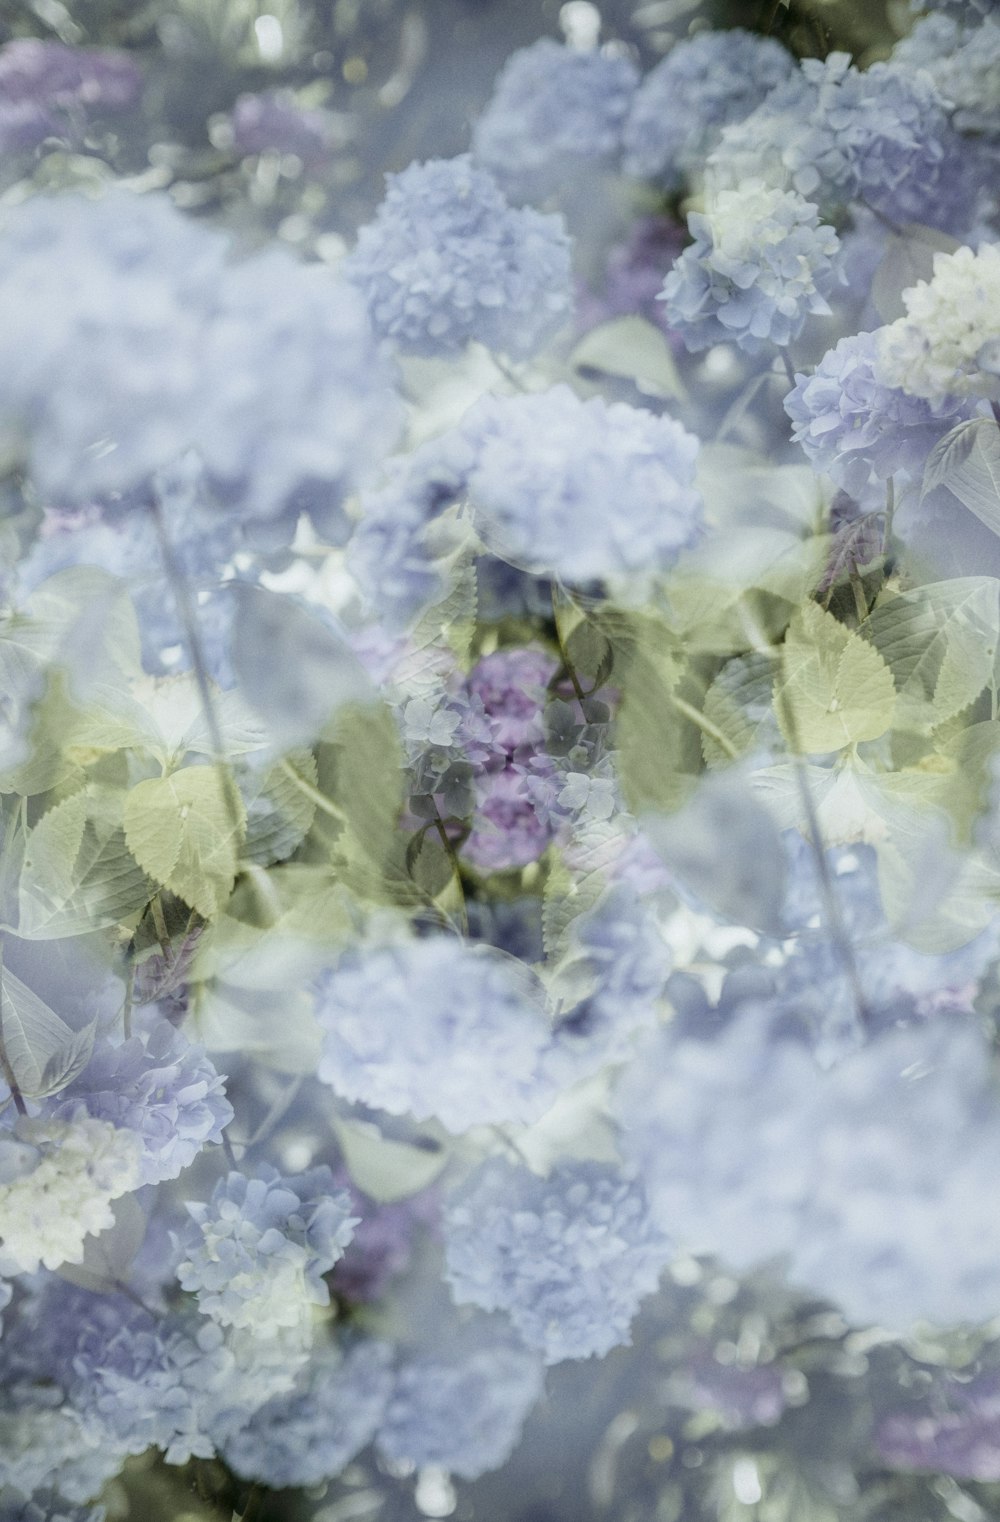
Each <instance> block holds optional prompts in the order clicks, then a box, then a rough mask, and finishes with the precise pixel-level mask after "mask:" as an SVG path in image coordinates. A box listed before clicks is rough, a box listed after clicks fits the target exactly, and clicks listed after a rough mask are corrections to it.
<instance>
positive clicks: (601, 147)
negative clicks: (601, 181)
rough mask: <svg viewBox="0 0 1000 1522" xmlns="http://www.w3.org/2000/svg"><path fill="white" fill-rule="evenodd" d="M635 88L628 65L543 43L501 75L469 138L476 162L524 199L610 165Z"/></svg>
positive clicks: (544, 40)
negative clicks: (576, 173) (578, 174)
mask: <svg viewBox="0 0 1000 1522" xmlns="http://www.w3.org/2000/svg"><path fill="white" fill-rule="evenodd" d="M638 83H639V73H638V70H637V69H636V67H635V65H634V64H633V63H632V62H631V61H630V60H629V59H628V58H623V57H620V56H618V55H615V54H611V53H606V52H584V51H577V50H575V49H573V48H569V47H563V46H561V45H560V44H559V43H558V42H554V41H553V40H552V39H551V38H549V37H543V38H541V39H540V40H539V41H538V42H535V43H533V44H532V45H531V47H528V48H522V49H521V50H520V51H519V52H516V53H512V54H511V56H510V58H509V59H508V60H507V62H506V64H505V65H504V67H503V69H502V70H501V72H500V75H499V77H498V79H497V82H496V85H495V86H494V90H493V96H492V98H491V100H490V102H489V104H488V105H487V107H486V110H485V111H484V112H483V114H482V115H481V116H480V118H479V120H478V121H477V123H476V126H475V129H474V131H473V134H472V147H473V152H474V154H475V157H476V158H477V159H478V161H479V162H480V163H481V164H484V165H485V166H486V168H487V169H490V170H492V172H493V173H494V174H495V175H496V176H497V178H498V180H499V181H500V183H501V184H502V185H503V186H504V187H505V188H510V189H511V190H513V191H515V192H518V193H526V194H532V193H534V194H537V193H539V192H540V191H544V190H546V189H551V188H553V187H554V186H556V185H557V184H558V183H559V180H560V177H561V176H564V175H567V174H569V175H572V173H573V172H574V170H579V169H581V168H588V169H591V170H592V169H594V168H595V167H599V166H600V165H602V164H610V163H611V162H612V161H613V160H614V159H615V158H616V157H617V155H618V153H619V152H620V149H621V139H622V130H623V127H624V124H625V119H626V117H627V116H628V113H629V109H630V107H631V105H632V100H633V97H634V95H635V91H636V87H637V85H638Z"/></svg>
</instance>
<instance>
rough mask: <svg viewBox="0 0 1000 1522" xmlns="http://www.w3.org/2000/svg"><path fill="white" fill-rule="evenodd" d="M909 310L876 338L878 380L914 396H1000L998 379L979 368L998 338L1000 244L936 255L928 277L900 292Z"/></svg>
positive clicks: (999, 333)
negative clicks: (877, 343)
mask: <svg viewBox="0 0 1000 1522" xmlns="http://www.w3.org/2000/svg"><path fill="white" fill-rule="evenodd" d="M903 302H904V305H905V307H906V313H907V315H906V316H905V317H900V318H898V319H897V320H896V321H895V322H893V323H890V324H889V326H888V327H886V328H883V329H882V330H881V333H880V336H879V350H878V367H877V377H878V379H879V380H880V381H881V382H882V384H883V385H886V386H898V387H899V388H900V389H901V390H903V391H908V392H909V393H910V395H911V396H925V397H928V398H930V399H932V400H935V401H939V400H942V399H943V398H945V397H949V396H951V397H960V396H979V397H1000V377H998V376H997V375H996V373H995V372H990V371H987V370H984V369H983V368H982V355H983V351H984V349H990V348H994V349H995V345H996V344H997V343H998V341H1000V246H997V245H996V244H989V243H988V244H984V245H983V247H982V248H980V249H979V251H978V253H974V252H973V251H972V249H971V248H968V247H962V248H958V249H956V250H955V252H954V253H953V254H935V255H934V274H933V277H932V279H931V280H930V281H926V280H921V281H920V282H919V284H918V285H915V286H913V287H911V289H910V290H908V291H904V292H903Z"/></svg>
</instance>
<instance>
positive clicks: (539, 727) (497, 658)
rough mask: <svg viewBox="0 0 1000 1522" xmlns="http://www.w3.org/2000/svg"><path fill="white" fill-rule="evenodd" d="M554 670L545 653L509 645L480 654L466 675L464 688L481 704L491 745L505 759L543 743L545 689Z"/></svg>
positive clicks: (552, 663) (554, 661)
mask: <svg viewBox="0 0 1000 1522" xmlns="http://www.w3.org/2000/svg"><path fill="white" fill-rule="evenodd" d="M558 667H559V663H558V661H556V660H554V659H553V658H552V656H551V655H549V654H548V653H547V652H546V651H545V650H539V649H537V648H535V647H534V646H530V645H529V646H521V645H510V646H505V647H504V648H502V649H500V650H494V651H493V652H492V653H491V654H490V655H484V656H483V657H482V659H481V660H479V661H477V662H476V664H475V665H474V666H473V668H472V670H471V671H470V672H469V675H468V677H467V679H466V685H467V687H468V689H469V691H470V692H471V693H472V694H473V696H474V697H477V698H479V700H480V702H481V703H482V705H483V709H484V711H485V714H486V718H487V722H488V724H489V727H490V731H491V733H492V736H493V739H494V741H495V743H496V744H497V746H500V747H502V748H503V750H504V751H505V752H506V753H507V754H508V755H509V756H512V755H513V754H514V752H515V751H516V750H517V749H518V748H519V747H520V746H522V745H539V744H540V743H541V742H542V741H543V740H544V738H545V724H544V720H543V714H544V710H545V703H546V701H547V697H548V687H549V683H550V682H551V680H552V678H553V677H554V676H555V674H556V671H557V670H558Z"/></svg>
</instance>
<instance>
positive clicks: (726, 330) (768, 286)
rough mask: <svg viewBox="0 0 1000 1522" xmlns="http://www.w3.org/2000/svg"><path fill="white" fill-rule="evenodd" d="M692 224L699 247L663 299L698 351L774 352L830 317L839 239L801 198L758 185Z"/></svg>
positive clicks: (685, 257)
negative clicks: (810, 323)
mask: <svg viewBox="0 0 1000 1522" xmlns="http://www.w3.org/2000/svg"><path fill="white" fill-rule="evenodd" d="M688 222H689V226H690V229H691V232H692V234H693V236H694V240H695V241H694V243H693V244H691V245H690V247H688V248H686V249H685V250H684V252H683V254H682V255H681V257H680V258H679V259H678V261H677V263H676V264H675V265H674V267H673V269H672V270H671V271H670V274H669V275H668V276H667V278H666V280H665V281H664V285H663V291H662V293H661V299H662V300H663V301H664V302H665V303H666V309H667V317H668V320H669V322H670V325H671V327H672V328H674V329H676V330H677V331H678V332H679V333H680V335H681V337H682V338H683V339H684V342H685V344H686V345H687V347H688V348H689V349H690V350H692V351H696V350H699V349H707V348H709V347H710V345H712V344H717V343H725V342H727V341H728V342H731V343H736V344H738V345H739V347H740V348H741V349H744V350H745V351H746V352H747V353H748V354H760V353H766V352H767V350H768V349H769V348H770V347H771V346H772V345H777V346H779V347H782V348H783V347H784V346H785V345H786V344H789V343H791V342H792V341H793V340H794V339H795V338H797V337H798V335H799V334H800V333H801V331H802V329H803V327H804V325H805V322H806V319H807V317H810V316H814V315H828V314H829V312H830V305H829V303H828V301H827V297H828V296H829V295H830V293H831V292H832V290H833V288H834V285H835V284H836V281H837V278H838V275H837V266H836V262H835V261H836V256H837V252H838V249H839V243H838V240H837V234H836V233H835V232H834V230H833V228H832V227H827V226H825V225H823V224H821V223H820V220H819V212H818V211H817V209H816V207H815V206H813V205H811V204H810V203H809V202H808V201H805V200H803V198H802V197H801V196H800V195H798V194H796V193H795V192H794V191H784V190H778V189H776V188H774V187H771V186H768V185H765V184H764V183H763V181H761V180H750V181H748V182H747V183H746V184H744V185H743V186H742V187H741V188H740V189H738V190H721V191H718V192H716V193H715V194H713V195H712V196H711V197H710V199H709V201H708V204H707V206H706V209H705V211H704V212H703V213H702V212H692V214H691V216H690V217H689V219H688Z"/></svg>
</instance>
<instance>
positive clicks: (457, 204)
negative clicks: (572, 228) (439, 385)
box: [344, 154, 572, 359]
mask: <svg viewBox="0 0 1000 1522" xmlns="http://www.w3.org/2000/svg"><path fill="white" fill-rule="evenodd" d="M344 273H345V274H346V275H347V277H348V279H349V280H351V281H352V282H353V283H354V284H355V285H356V286H357V287H358V289H359V290H360V291H361V292H362V294H363V295H364V297H365V301H366V303H367V306H368V312H369V315H370V317H371V321H372V325H373V326H374V328H375V330H376V332H378V333H380V334H382V336H383V337H385V338H389V339H393V340H394V341H395V342H396V343H398V344H399V346H400V347H401V348H403V349H409V350H411V351H413V352H415V353H417V354H424V355H435V354H454V353H457V352H458V351H459V350H461V349H462V348H464V347H465V345H466V344H467V343H468V342H469V340H470V339H476V340H478V342H480V343H482V344H485V345H486V347H487V348H489V349H496V350H501V351H503V352H504V353H507V354H510V355H513V356H514V357H515V358H518V359H523V358H527V357H528V356H529V355H531V354H533V353H534V352H535V351H536V350H537V349H539V348H540V347H541V346H542V345H543V344H544V343H545V342H546V341H547V340H548V339H549V338H551V337H552V336H553V335H554V334H555V333H556V331H557V330H558V329H559V328H560V327H561V326H562V324H563V323H564V322H565V321H566V320H567V318H568V317H569V315H570V311H571V307H572V286H571V281H570V243H569V238H568V236H567V234H566V229H565V226H564V224H563V221H562V218H561V217H557V216H551V215H545V216H543V215H542V214H541V213H540V212H537V211H533V210H531V209H530V208H526V207H525V208H515V207H511V206H508V204H507V202H506V201H505V199H504V197H503V194H502V193H501V191H500V188H499V186H498V185H497V183H496V181H495V180H494V178H493V176H492V175H491V174H489V173H487V171H486V170H484V169H476V168H475V167H474V165H473V162H472V159H471V158H470V157H469V155H468V154H463V155H462V156H461V157H460V158H455V159H434V160H431V161H430V162H429V163H426V164H411V165H410V167H409V168H408V169H406V170H404V171H403V173H402V174H395V175H389V176H388V189H387V191H386V197H385V200H384V201H383V203H382V205H381V207H380V208H379V211H378V214H377V216H376V218H375V220H374V222H372V223H370V224H369V225H368V226H367V227H363V228H362V229H361V231H360V233H359V234H358V242H357V247H356V248H355V250H354V252H353V253H352V254H351V255H350V256H349V258H348V259H347V262H346V264H345V265H344Z"/></svg>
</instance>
